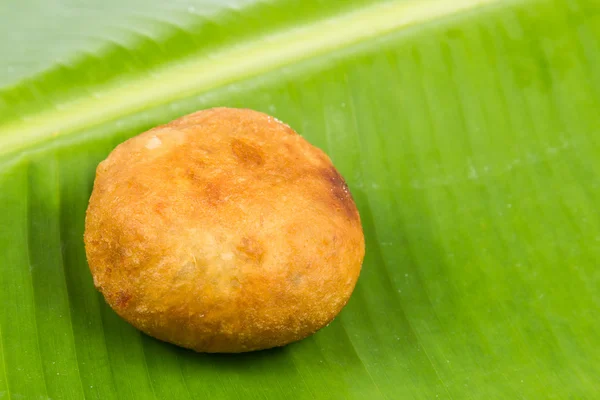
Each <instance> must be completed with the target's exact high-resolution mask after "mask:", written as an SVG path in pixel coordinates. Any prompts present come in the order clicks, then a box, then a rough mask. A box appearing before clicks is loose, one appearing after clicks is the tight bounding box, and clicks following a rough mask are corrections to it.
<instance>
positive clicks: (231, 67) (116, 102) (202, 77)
mask: <svg viewBox="0 0 600 400" xmlns="http://www.w3.org/2000/svg"><path fill="white" fill-rule="evenodd" d="M499 1H500V0H453V1H448V0H426V1H418V2H408V3H407V2H406V1H401V0H400V1H393V2H387V3H383V4H378V5H372V6H369V7H364V8H361V9H358V10H353V11H351V12H346V13H343V14H339V15H336V16H334V17H330V18H327V19H324V20H321V21H317V22H313V23H310V24H306V25H303V26H295V27H291V28H290V29H287V30H283V31H279V32H275V33H273V34H271V35H269V36H267V37H259V38H253V39H251V40H248V41H246V42H243V43H241V44H239V45H236V46H232V47H227V48H224V49H222V50H221V51H219V52H216V53H213V54H212V56H211V57H205V56H198V57H192V58H188V59H187V60H185V61H183V62H178V63H172V64H167V65H166V66H163V67H161V68H157V69H156V70H154V71H151V72H149V73H147V74H145V75H144V76H142V77H140V78H139V79H135V80H132V81H131V82H130V83H129V84H125V85H124V84H123V82H118V83H115V82H113V83H112V84H108V85H105V86H103V87H100V88H95V89H96V90H95V91H94V92H93V93H86V95H87V96H86V97H83V96H82V97H81V98H79V99H78V100H76V101H71V102H68V103H64V104H60V108H58V107H57V106H56V105H55V108H53V109H44V110H41V111H40V112H39V113H37V114H34V115H28V116H26V117H22V119H21V120H18V121H13V122H10V123H7V124H4V125H0V158H2V157H3V156H7V155H10V154H11V153H13V154H17V153H20V152H21V151H24V150H27V149H29V148H33V147H35V146H37V145H39V144H41V143H44V142H46V141H48V140H55V139H56V138H58V137H64V136H68V135H70V134H73V133H76V132H78V131H80V130H81V129H83V128H89V127H92V126H98V125H101V124H103V123H106V122H109V121H112V120H117V119H119V118H122V117H125V116H128V115H131V114H134V113H136V112H140V111H142V110H144V109H147V108H151V107H156V106H159V105H162V104H168V103H170V102H172V101H175V100H178V99H183V98H186V97H189V96H192V95H195V94H198V93H201V92H206V91H208V90H210V89H215V88H218V87H221V86H224V85H226V84H228V83H232V82H236V81H241V80H244V79H247V78H249V77H252V76H257V75H260V74H265V73H267V72H269V71H272V70H276V69H278V68H281V67H284V66H286V65H290V64H292V63H295V62H299V61H302V60H306V59H309V58H313V57H318V56H320V55H323V54H327V53H331V52H333V51H338V50H340V49H343V48H345V47H349V46H352V45H354V44H357V43H360V42H363V41H366V40H369V39H373V38H376V37H379V36H383V35H386V34H389V33H392V32H394V31H398V30H400V29H402V28H406V27H409V26H412V25H415V24H417V23H425V22H429V21H433V20H436V19H440V18H443V17H447V16H450V15H454V14H457V13H459V12H463V11H467V10H471V9H473V8H475V7H480V6H483V5H486V4H492V3H497V2H499ZM359 26H360V29H357V27H359ZM323 32H327V35H323Z"/></svg>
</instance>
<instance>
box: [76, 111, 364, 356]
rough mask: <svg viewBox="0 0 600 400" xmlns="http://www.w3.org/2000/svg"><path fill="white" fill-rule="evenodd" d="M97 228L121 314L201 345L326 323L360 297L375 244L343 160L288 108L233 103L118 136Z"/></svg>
mask: <svg viewBox="0 0 600 400" xmlns="http://www.w3.org/2000/svg"><path fill="white" fill-rule="evenodd" d="M84 241H85V249H86V254H87V259H88V263H89V266H90V270H91V272H92V275H93V278H94V284H95V285H96V287H97V288H98V289H99V290H100V291H101V292H102V293H103V295H104V297H105V299H106V301H107V303H108V304H109V305H110V306H111V307H112V308H113V309H114V310H115V311H116V313H117V314H118V315H120V316H121V317H122V318H123V319H125V320H126V321H128V322H129V323H131V324H132V325H133V326H135V327H136V328H138V329H139V330H141V331H143V332H145V333H146V334H148V335H150V336H153V337H155V338H158V339H160V340H163V341H167V342H171V343H174V344H176V345H179V346H182V347H185V348H189V349H193V350H195V351H198V352H245V351H252V350H259V349H266V348H271V347H276V346H283V345H286V344H288V343H290V342H294V341H297V340H300V339H303V338H305V337H307V336H309V335H311V334H313V333H314V332H316V331H317V330H319V329H320V328H322V327H324V326H325V325H327V324H328V323H329V322H330V321H331V320H332V319H333V318H334V317H335V316H336V315H337V314H338V313H339V312H340V310H341V309H342V307H344V305H345V304H346V302H347V301H348V299H349V297H350V295H351V293H352V291H353V289H354V287H355V284H356V281H357V279H358V276H359V273H360V270H361V265H362V261H363V256H364V251H365V244H364V236H363V231H362V226H361V222H360V217H359V214H358V211H357V208H356V206H355V203H354V201H353V199H352V197H351V195H350V192H349V190H348V187H347V186H346V183H345V182H344V179H343V178H342V177H341V176H340V174H339V173H338V171H337V170H336V169H335V168H334V166H333V165H332V163H331V161H330V159H329V158H328V157H327V156H326V155H325V154H324V153H323V152H322V151H321V150H319V149H317V148H316V147H313V146H312V145H311V144H309V143H308V142H307V141H306V140H305V139H303V138H302V137H301V136H300V135H298V134H297V133H296V132H294V131H293V130H292V129H291V128H290V127H289V126H287V125H285V124H283V123H281V122H280V121H278V120H276V119H274V118H272V117H270V116H268V115H266V114H263V113H259V112H256V111H252V110H248V109H231V108H214V109H209V110H204V111H199V112H196V113H193V114H190V115H187V116H184V117H182V118H179V119H177V120H175V121H172V122H171V123H168V124H166V125H162V126H158V127H156V128H154V129H151V130H149V131H147V132H144V133H142V134H140V135H138V136H136V137H133V138H131V139H129V140H127V141H125V142H124V143H122V144H120V145H119V146H117V147H116V148H115V149H114V151H113V152H112V153H111V154H110V155H109V156H108V158H107V159H106V160H104V161H103V162H101V163H100V164H99V166H98V168H97V171H96V179H95V182H94V189H93V192H92V196H91V198H90V202H89V206H88V210H87V215H86V221H85V235H84Z"/></svg>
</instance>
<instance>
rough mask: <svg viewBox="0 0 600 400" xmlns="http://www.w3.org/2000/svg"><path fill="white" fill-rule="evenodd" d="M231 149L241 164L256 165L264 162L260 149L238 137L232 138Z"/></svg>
mask: <svg viewBox="0 0 600 400" xmlns="http://www.w3.org/2000/svg"><path fill="white" fill-rule="evenodd" d="M231 151H232V152H233V154H234V155H235V157H236V158H237V159H238V160H239V161H240V162H241V163H243V164H246V165H251V166H255V167H258V166H260V165H263V164H264V163H265V161H264V159H263V156H262V151H261V150H260V149H258V148H256V147H254V146H252V145H250V144H248V143H246V142H243V141H241V140H240V139H233V140H232V141H231Z"/></svg>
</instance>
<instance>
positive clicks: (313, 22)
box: [0, 0, 600, 400]
mask: <svg viewBox="0 0 600 400" xmlns="http://www.w3.org/2000/svg"><path fill="white" fill-rule="evenodd" d="M0 37H2V38H3V39H2V40H0V54H2V58H1V59H0V305H1V308H0V399H83V398H85V399H99V400H110V399H205V398H208V399H220V398H226V399H283V398H293V399H390V400H392V399H393V400H395V399H403V398H408V399H437V398H440V399H443V398H446V399H595V398H598V397H600V378H599V377H600V268H599V267H600V213H599V212H598V204H600V161H598V160H600V3H598V1H597V0H421V1H418V0H396V1H371V0H348V1H325V0H288V1H283V0H262V1H259V0H227V1H218V0H197V1H183V0H177V1H158V0H144V1H143V0H106V1H102V2H84V1H81V0H55V1H48V0H23V1H20V2H16V1H13V2H10V1H9V2H4V3H3V4H1V5H0ZM212 106H230V107H247V108H253V109H256V110H260V111H264V112H267V113H269V114H271V115H273V116H275V117H277V118H279V119H281V120H283V121H285V122H287V123H288V124H290V125H291V126H292V127H293V128H294V129H296V130H297V131H298V132H299V133H301V134H302V135H303V136H304V137H306V138H307V139H308V140H309V141H310V142H312V143H313V144H315V145H316V146H318V147H320V148H322V149H324V150H325V151H326V152H327V153H328V154H329V155H330V156H331V157H332V159H333V161H334V163H335V164H336V166H337V167H338V169H339V170H340V171H341V172H342V174H343V175H344V176H345V177H346V179H347V181H348V184H349V186H350V189H351V191H352V193H353V195H354V197H355V200H356V202H357V204H358V207H359V210H360V213H361V217H362V220H363V225H364V230H365V235H366V241H367V253H366V258H365V262H364V266H363V271H362V274H361V277H360V279H359V283H358V285H357V287H356V290H355V292H354V294H353V296H352V298H351V300H350V302H349V304H348V306H347V307H346V308H345V309H344V310H343V311H342V313H341V314H340V315H339V317H338V318H336V320H335V321H334V322H333V323H331V324H330V325H329V326H328V327H326V328H324V329H323V330H321V331H320V332H318V333H317V334H315V335H314V336H312V337H310V338H307V339H305V340H303V341H301V342H298V343H295V344H292V345H289V346H286V347H284V348H281V349H275V350H269V351H262V352H256V353H249V354H243V355H203V354H196V353H193V352H191V351H187V350H184V349H180V348H177V347H175V346H172V345H169V344H166V343H162V342H159V341H156V340H154V339H152V338H149V337H147V336H145V335H143V334H141V333H140V332H138V331H137V330H135V329H134V328H133V327H131V326H130V325H128V324H127V323H125V322H124V321H122V320H121V319H120V318H119V317H118V316H117V315H116V314H115V313H114V312H113V311H112V310H111V309H110V308H109V307H108V306H107V305H106V304H105V302H104V300H103V298H102V296H101V295H100V294H99V293H98V292H97V291H96V290H95V289H94V286H93V283H92V278H91V274H90V272H89V269H88V267H87V264H86V259H85V252H84V248H83V240H82V236H83V228H84V213H85V209H86V207H87V201H88V198H89V195H90V193H91V188H92V185H93V179H94V172H95V168H96V166H97V164H98V162H99V161H101V160H102V159H103V158H105V157H106V156H107V154H108V153H109V152H110V151H111V150H112V149H113V148H114V146H116V145H117V144H118V143H120V142H121V141H123V140H125V139H126V138H129V137H131V136H133V135H136V134H138V133H140V132H143V131H144V130H146V129H149V128H151V127H153V126H155V125H157V124H160V123H165V122H168V121H170V120H172V119H174V118H177V117H179V116H181V115H184V114H187V113H189V112H193V111H196V110H198V109H202V108H208V107H212Z"/></svg>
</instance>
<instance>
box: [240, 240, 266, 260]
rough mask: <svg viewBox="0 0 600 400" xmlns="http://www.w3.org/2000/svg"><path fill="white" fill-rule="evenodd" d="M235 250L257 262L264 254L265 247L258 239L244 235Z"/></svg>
mask: <svg viewBox="0 0 600 400" xmlns="http://www.w3.org/2000/svg"><path fill="white" fill-rule="evenodd" d="M237 250H238V251H239V252H241V253H242V254H244V255H245V256H246V257H248V258H249V259H251V260H254V261H256V262H258V263H259V264H260V263H261V262H262V259H263V256H264V254H265V249H264V247H263V246H262V244H261V243H260V242H259V241H258V240H256V239H253V238H250V237H244V238H243V239H242V240H241V242H240V244H239V245H238V246H237Z"/></svg>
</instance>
